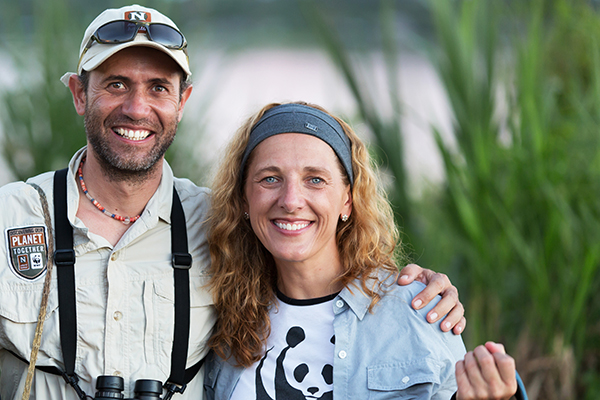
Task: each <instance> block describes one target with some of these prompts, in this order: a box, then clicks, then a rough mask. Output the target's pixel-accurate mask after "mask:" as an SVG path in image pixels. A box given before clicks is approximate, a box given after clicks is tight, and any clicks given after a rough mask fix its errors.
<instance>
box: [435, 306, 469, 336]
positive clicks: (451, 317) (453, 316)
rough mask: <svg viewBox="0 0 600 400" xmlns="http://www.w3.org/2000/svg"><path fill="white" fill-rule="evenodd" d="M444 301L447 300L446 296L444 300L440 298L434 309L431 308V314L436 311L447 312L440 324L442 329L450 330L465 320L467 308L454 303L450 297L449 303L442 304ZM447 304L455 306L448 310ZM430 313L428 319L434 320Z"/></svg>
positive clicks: (439, 312) (438, 312) (440, 313)
mask: <svg viewBox="0 0 600 400" xmlns="http://www.w3.org/2000/svg"><path fill="white" fill-rule="evenodd" d="M444 301H446V298H442V300H440V302H439V303H438V304H437V305H436V306H435V307H434V309H433V310H431V312H430V313H429V314H431V313H436V314H437V315H444V314H445V313H448V315H446V318H444V320H443V321H442V323H441V325H440V327H441V328H442V331H444V332H448V331H450V330H451V329H453V328H454V327H455V326H456V325H458V324H459V323H461V322H462V321H463V317H464V313H465V309H464V307H463V305H462V304H460V303H453V302H452V301H451V300H450V299H448V302H447V303H443V304H442V302H444ZM446 305H448V307H454V308H452V309H450V310H447V309H446ZM438 308H439V310H438ZM429 314H428V315H427V319H428V320H429V321H430V322H432V321H431V318H430V315H429ZM465 322H466V320H465Z"/></svg>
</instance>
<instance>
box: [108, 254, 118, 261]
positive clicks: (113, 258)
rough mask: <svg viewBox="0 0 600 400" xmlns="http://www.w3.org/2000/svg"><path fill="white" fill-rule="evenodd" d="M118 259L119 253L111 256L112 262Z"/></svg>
mask: <svg viewBox="0 0 600 400" xmlns="http://www.w3.org/2000/svg"><path fill="white" fill-rule="evenodd" d="M117 258H119V256H118V255H117V253H112V255H111V256H110V259H111V261H117Z"/></svg>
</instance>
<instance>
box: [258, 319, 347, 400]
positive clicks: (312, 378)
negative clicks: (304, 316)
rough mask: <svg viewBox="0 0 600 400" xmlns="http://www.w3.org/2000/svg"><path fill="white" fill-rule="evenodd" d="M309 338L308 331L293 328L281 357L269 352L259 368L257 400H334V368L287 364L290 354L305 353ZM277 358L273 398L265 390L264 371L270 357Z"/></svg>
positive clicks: (327, 365)
mask: <svg viewBox="0 0 600 400" xmlns="http://www.w3.org/2000/svg"><path fill="white" fill-rule="evenodd" d="M306 339H307V338H306V334H305V332H304V329H302V328H301V327H299V326H293V327H291V328H290V329H289V330H288V332H287V335H286V342H287V346H286V347H285V348H283V349H282V350H281V352H280V353H279V354H278V355H274V354H270V352H271V350H273V348H271V349H269V350H268V351H267V352H266V354H265V356H264V357H263V358H262V359H261V360H260V362H259V364H258V366H257V368H256V376H255V378H256V400H274V399H286V400H305V399H313V400H333V365H331V364H324V365H318V364H314V363H313V364H310V363H304V362H302V363H299V364H298V365H292V366H290V365H287V366H286V365H285V362H286V359H287V358H288V356H289V353H290V352H293V351H298V352H304V351H305V350H302V345H303V344H304V343H305V342H306ZM330 343H331V344H332V345H333V344H334V343H335V337H332V338H331V340H330ZM275 356H276V357H277V360H276V368H275V396H274V397H271V396H270V395H269V393H268V391H267V389H266V387H265V382H264V381H263V376H262V370H263V366H264V363H265V360H266V359H267V357H275ZM309 364H310V365H309ZM286 371H287V372H286Z"/></svg>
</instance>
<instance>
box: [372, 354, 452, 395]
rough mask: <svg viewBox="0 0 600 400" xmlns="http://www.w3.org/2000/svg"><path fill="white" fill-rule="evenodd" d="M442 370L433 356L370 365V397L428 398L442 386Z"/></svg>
mask: <svg viewBox="0 0 600 400" xmlns="http://www.w3.org/2000/svg"><path fill="white" fill-rule="evenodd" d="M441 369H442V364H441V363H440V362H439V361H438V360H435V359H433V358H431V357H427V358H421V359H418V360H411V361H407V362H399V363H386V364H377V365H371V366H368V367H367V388H368V389H369V399H417V398H429V397H431V395H432V394H433V391H434V388H436V387H439V386H440V373H441Z"/></svg>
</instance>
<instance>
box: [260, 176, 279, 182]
mask: <svg viewBox="0 0 600 400" xmlns="http://www.w3.org/2000/svg"><path fill="white" fill-rule="evenodd" d="M263 180H264V181H265V182H266V183H275V182H277V179H275V177H273V176H267V177H266V178H265V179H263Z"/></svg>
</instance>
